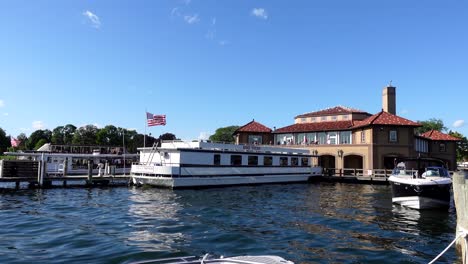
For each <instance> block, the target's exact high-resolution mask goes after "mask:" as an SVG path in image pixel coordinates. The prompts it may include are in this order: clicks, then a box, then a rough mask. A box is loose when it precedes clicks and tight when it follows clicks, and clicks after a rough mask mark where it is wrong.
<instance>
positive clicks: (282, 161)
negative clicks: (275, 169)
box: [279, 157, 288, 166]
mask: <svg viewBox="0 0 468 264" xmlns="http://www.w3.org/2000/svg"><path fill="white" fill-rule="evenodd" d="M279 160H280V166H288V157H280V158H279Z"/></svg>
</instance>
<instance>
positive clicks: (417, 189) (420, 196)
mask: <svg viewBox="0 0 468 264" xmlns="http://www.w3.org/2000/svg"><path fill="white" fill-rule="evenodd" d="M390 183H391V185H392V202H393V203H396V204H400V205H402V206H406V207H409V208H413V209H431V208H448V207H450V189H451V184H450V183H445V184H407V183H401V182H395V181H390Z"/></svg>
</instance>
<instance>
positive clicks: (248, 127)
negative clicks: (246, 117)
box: [234, 120, 272, 134]
mask: <svg viewBox="0 0 468 264" xmlns="http://www.w3.org/2000/svg"><path fill="white" fill-rule="evenodd" d="M271 131H272V130H271V129H270V128H268V127H266V126H264V125H262V124H260V123H258V122H255V120H252V121H251V122H249V123H247V124H245V125H243V126H241V127H239V128H238V129H237V130H236V131H235V132H234V134H237V133H239V132H256V133H271Z"/></svg>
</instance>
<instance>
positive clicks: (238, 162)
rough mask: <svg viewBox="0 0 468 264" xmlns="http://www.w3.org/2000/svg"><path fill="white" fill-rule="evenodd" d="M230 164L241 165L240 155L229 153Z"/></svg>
mask: <svg viewBox="0 0 468 264" xmlns="http://www.w3.org/2000/svg"><path fill="white" fill-rule="evenodd" d="M231 165H232V166H241V165H242V156H241V155H231Z"/></svg>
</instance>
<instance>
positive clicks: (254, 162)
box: [248, 156, 258, 166]
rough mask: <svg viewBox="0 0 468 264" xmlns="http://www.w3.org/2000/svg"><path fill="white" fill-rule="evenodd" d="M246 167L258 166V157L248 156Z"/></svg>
mask: <svg viewBox="0 0 468 264" xmlns="http://www.w3.org/2000/svg"><path fill="white" fill-rule="evenodd" d="M248 165H249V166H258V156H249V159H248Z"/></svg>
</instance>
